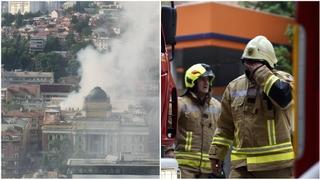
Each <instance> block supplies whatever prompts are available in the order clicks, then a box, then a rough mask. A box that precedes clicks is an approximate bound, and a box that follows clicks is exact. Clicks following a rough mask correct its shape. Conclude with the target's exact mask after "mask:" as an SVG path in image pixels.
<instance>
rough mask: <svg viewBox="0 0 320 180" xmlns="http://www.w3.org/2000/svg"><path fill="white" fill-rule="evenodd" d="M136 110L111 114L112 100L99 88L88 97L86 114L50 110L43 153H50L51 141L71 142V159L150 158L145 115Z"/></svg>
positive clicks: (45, 127) (44, 131)
mask: <svg viewBox="0 0 320 180" xmlns="http://www.w3.org/2000/svg"><path fill="white" fill-rule="evenodd" d="M134 107H135V106H131V107H130V108H128V110H127V111H124V112H117V113H115V112H112V105H111V99H110V97H109V96H108V95H107V94H106V93H105V91H103V90H102V89H101V88H100V87H96V88H94V89H93V90H92V91H91V92H90V93H89V95H88V96H86V97H85V100H84V108H83V111H84V112H83V113H81V112H76V113H74V114H73V115H72V116H70V115H68V116H66V115H65V113H64V112H62V111H61V110H59V109H47V110H46V111H45V115H44V117H45V118H44V122H43V123H44V125H43V127H42V131H43V132H42V133H43V136H42V138H43V139H42V140H43V142H42V143H43V150H44V151H50V144H51V142H53V141H55V140H57V139H58V140H61V142H62V141H63V140H66V142H70V144H68V145H69V146H70V149H73V154H72V157H70V158H106V157H107V156H115V157H117V158H118V159H121V158H122V159H123V158H129V159H130V158H133V159H134V157H139V158H140V159H141V158H142V159H144V158H150V157H149V153H148V152H149V146H148V138H149V133H150V132H149V127H148V125H147V123H146V119H145V118H146V117H145V113H144V112H143V109H142V108H141V107H139V106H136V108H134ZM82 114H84V115H82ZM46 117H50V118H49V119H50V120H49V119H48V118H46Z"/></svg>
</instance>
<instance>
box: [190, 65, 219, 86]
mask: <svg viewBox="0 0 320 180" xmlns="http://www.w3.org/2000/svg"><path fill="white" fill-rule="evenodd" d="M200 77H209V84H210V86H212V82H213V80H214V78H215V75H214V74H213V70H212V68H211V67H210V66H209V65H208V64H204V63H199V64H195V65H193V66H191V67H190V68H189V69H188V70H187V71H186V74H185V76H184V83H185V85H186V88H193V87H194V85H195V81H196V80H197V79H199V78H200Z"/></svg>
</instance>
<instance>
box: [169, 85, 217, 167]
mask: <svg viewBox="0 0 320 180" xmlns="http://www.w3.org/2000/svg"><path fill="white" fill-rule="evenodd" d="M219 114H220V102H219V101H217V100H216V99H214V98H213V97H211V96H209V95H208V96H207V97H206V99H205V101H203V103H201V102H200V100H199V99H198V98H197V97H196V95H195V94H193V93H192V92H191V91H188V92H187V93H186V94H185V95H184V96H182V97H179V98H178V128H177V129H178V130H177V135H176V140H175V145H176V149H175V155H176V159H177V161H178V163H179V166H180V167H182V168H185V169H189V170H192V171H194V172H199V173H210V172H211V164H210V160H209V155H208V151H209V148H210V144H211V140H212V137H213V134H214V130H215V127H216V122H217V120H218V118H219Z"/></svg>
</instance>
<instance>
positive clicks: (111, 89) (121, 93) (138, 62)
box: [60, 2, 160, 109]
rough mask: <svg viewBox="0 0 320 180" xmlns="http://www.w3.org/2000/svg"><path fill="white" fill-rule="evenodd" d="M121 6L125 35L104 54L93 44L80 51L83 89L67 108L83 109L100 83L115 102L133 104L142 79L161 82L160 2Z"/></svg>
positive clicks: (130, 3) (79, 59) (68, 103)
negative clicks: (88, 96) (86, 98)
mask: <svg viewBox="0 0 320 180" xmlns="http://www.w3.org/2000/svg"><path fill="white" fill-rule="evenodd" d="M121 6H122V7H123V11H122V12H121V18H120V22H119V25H120V27H125V29H121V33H123V34H121V37H120V38H119V39H115V40H113V41H112V42H111V52H106V53H100V52H98V51H97V50H95V49H94V48H93V47H91V46H88V47H86V48H85V49H82V50H81V51H79V52H78V54H77V60H78V61H79V62H80V64H81V68H80V70H79V74H80V75H81V81H80V89H79V92H73V93H71V94H70V95H69V96H68V98H67V99H66V101H64V102H62V103H61V104H60V105H61V107H62V108H63V109H66V108H80V109H82V106H83V102H84V97H85V96H87V95H88V94H89V92H90V91H91V90H92V89H93V88H94V87H96V86H100V87H101V88H102V89H103V90H104V91H105V92H106V93H107V94H108V96H110V97H111V103H112V104H113V102H114V101H115V100H120V101H121V100H125V101H127V102H128V103H130V102H129V101H130V100H132V99H135V96H137V94H138V93H139V92H137V91H139V90H138V89H139V85H141V82H142V83H143V82H149V81H156V82H158V81H159V78H158V74H159V72H158V71H159V70H158V66H159V34H160V33H159V30H160V28H159V14H160V13H159V3H158V2H121ZM156 89H157V88H156Z"/></svg>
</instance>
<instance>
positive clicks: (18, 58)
mask: <svg viewBox="0 0 320 180" xmlns="http://www.w3.org/2000/svg"><path fill="white" fill-rule="evenodd" d="M28 50H29V47H28V39H26V38H21V36H20V35H18V36H17V37H16V38H15V39H9V38H3V39H2V41H1V51H2V53H1V59H2V64H4V68H5V69H6V70H13V69H30V68H31V67H32V64H28V63H31V62H32V61H31V56H30V55H29V52H28Z"/></svg>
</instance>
